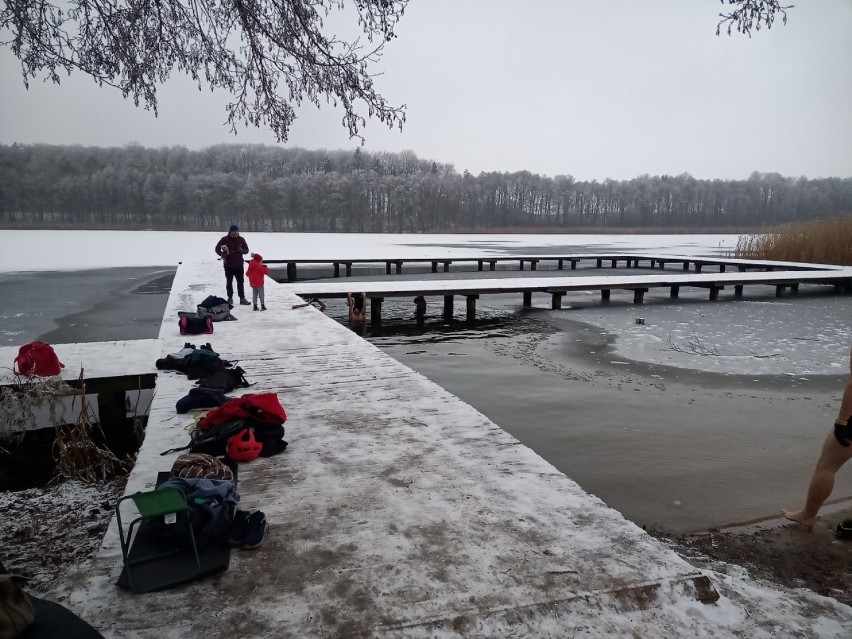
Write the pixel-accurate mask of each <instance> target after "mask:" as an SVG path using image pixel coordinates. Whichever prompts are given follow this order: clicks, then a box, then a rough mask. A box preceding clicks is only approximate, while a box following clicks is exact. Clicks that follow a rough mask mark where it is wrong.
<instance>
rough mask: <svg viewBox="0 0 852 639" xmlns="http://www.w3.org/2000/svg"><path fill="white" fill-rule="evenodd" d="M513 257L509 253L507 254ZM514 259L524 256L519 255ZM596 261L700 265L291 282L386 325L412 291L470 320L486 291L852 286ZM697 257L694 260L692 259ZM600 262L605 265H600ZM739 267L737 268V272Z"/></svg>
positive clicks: (799, 271) (822, 275) (832, 275)
mask: <svg viewBox="0 0 852 639" xmlns="http://www.w3.org/2000/svg"><path fill="white" fill-rule="evenodd" d="M507 259H508V258H507ZM513 259H515V260H518V259H522V258H519V257H517V256H515V257H514V258H513ZM595 259H596V260H604V261H605V260H612V263H613V266H614V265H615V262H616V261H618V260H625V261H627V262H631V263H635V262H636V260H640V259H649V260H653V263H654V264H655V266H656V267H657V268H662V267H664V266H665V265H666V264H671V263H672V262H678V263H680V260H683V264H684V265H686V264H694V266H695V272H684V271H683V270H682V271H675V270H672V271H669V272H667V273H666V274H658V273H655V274H647V273H631V274H625V275H580V274H579V273H580V272H579V271H578V274H576V275H573V276H563V275H552V276H546V277H530V276H524V277H502V278H470V279H455V278H454V279H441V278H433V279H422V280H417V281H411V280H407V281H403V280H392V281H389V280H384V281H375V280H347V281H346V282H345V283H343V282H337V281H322V280H320V281H314V282H298V283H295V284H290V285H289V286H290V290H292V291H293V292H294V293H296V294H297V295H299V296H301V297H304V298H306V299H308V298H311V297H316V298H341V297H345V296H346V294H347V293H348V292H363V293H365V294H366V295H367V297H368V298H369V300H370V322H371V323H372V324H374V325H375V324H380V323H381V321H382V302H383V301H384V299H385V298H389V297H411V296H417V295H422V296H442V297H443V298H444V311H443V314H444V317H446V318H451V317H452V315H453V309H454V298H455V296H462V297H464V298H465V300H466V316H467V319H468V320H471V319H473V318H474V317H475V314H476V301H477V299H479V296H480V295H486V294H489V295H495V294H503V293H521V294H522V295H523V305H524V306H526V307H529V306H531V305H532V295H533V293H546V294H549V295H550V296H551V308H552V309H560V308H562V299H563V297H564V296H565V295H566V294H568V293H571V292H578V291H599V292H600V296H601V302H603V303H606V302H608V301H609V300H610V297H611V293H612V291H615V290H625V291H630V292H632V294H633V303H634V304H642V303H643V302H644V299H645V293H647V292H648V291H649V290H650V289H652V288H664V289H668V290H669V297H670V298H672V299H675V298H677V297H678V296H679V295H680V291H681V289H682V288H685V287H694V288H701V289H707V290H708V300H709V301H716V300H718V299H719V293H720V292H721V291H723V290H725V288H731V289H733V296H734V297H736V298H739V297H742V296H743V291H744V288H745V287H746V286H760V287H766V286H771V287H774V289H775V295H776V296H778V297H780V296H782V295H784V294H785V293H786V292H790V293H793V294H795V293H798V291H799V287H800V285H819V286H826V287H830V289H831V291H832V292H834V293H837V294H845V293H849V292H851V291H852V268H842V267H832V266H822V265H816V266H815V265H809V266H808V265H803V264H795V263H790V264H787V263H783V262H771V263H768V262H756V263H752V262H748V261H744V260H699V261H695V260H694V258H689V259H687V258H676V259H675V258H672V257H670V258H666V257H660V256H655V257H653V258H642V257H637V256H620V257H619V258H615V257H605V258H602V257H596V258H595ZM690 260H691V261H690ZM708 263H712V264H714V265H716V266H717V267H718V269H719V270H718V272H716V273H702V272H701V266H704V265H706V264H708ZM599 265H600V264H599ZM734 269H736V272H731V271H733V270H734Z"/></svg>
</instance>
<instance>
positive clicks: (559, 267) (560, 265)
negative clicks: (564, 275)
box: [556, 257, 565, 271]
mask: <svg viewBox="0 0 852 639" xmlns="http://www.w3.org/2000/svg"><path fill="white" fill-rule="evenodd" d="M564 262H565V260H564V259H562V258H561V257H560V258H559V262H558V263H557V266H556V270H558V271H561V270H562V264H563V263H564Z"/></svg>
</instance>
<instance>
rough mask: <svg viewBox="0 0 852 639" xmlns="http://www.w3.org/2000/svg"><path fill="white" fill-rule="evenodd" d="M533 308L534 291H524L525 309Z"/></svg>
mask: <svg viewBox="0 0 852 639" xmlns="http://www.w3.org/2000/svg"><path fill="white" fill-rule="evenodd" d="M531 306H532V291H524V308H530V307H531Z"/></svg>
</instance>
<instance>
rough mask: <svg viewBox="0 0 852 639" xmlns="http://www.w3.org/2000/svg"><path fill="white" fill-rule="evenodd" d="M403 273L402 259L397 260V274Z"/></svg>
mask: <svg viewBox="0 0 852 639" xmlns="http://www.w3.org/2000/svg"><path fill="white" fill-rule="evenodd" d="M400 273H402V260H397V261H396V274H397V275H399V274H400Z"/></svg>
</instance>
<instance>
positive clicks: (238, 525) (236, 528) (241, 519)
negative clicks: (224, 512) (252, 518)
mask: <svg viewBox="0 0 852 639" xmlns="http://www.w3.org/2000/svg"><path fill="white" fill-rule="evenodd" d="M248 518H249V514H248V512H246V511H245V510H238V511H237V512H235V513H234V519H233V521H232V522H231V525H230V527H229V528H228V543H229V544H231V545H232V546H239V545H240V544H242V543H243V538H244V537H245V536H246V530H248Z"/></svg>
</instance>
